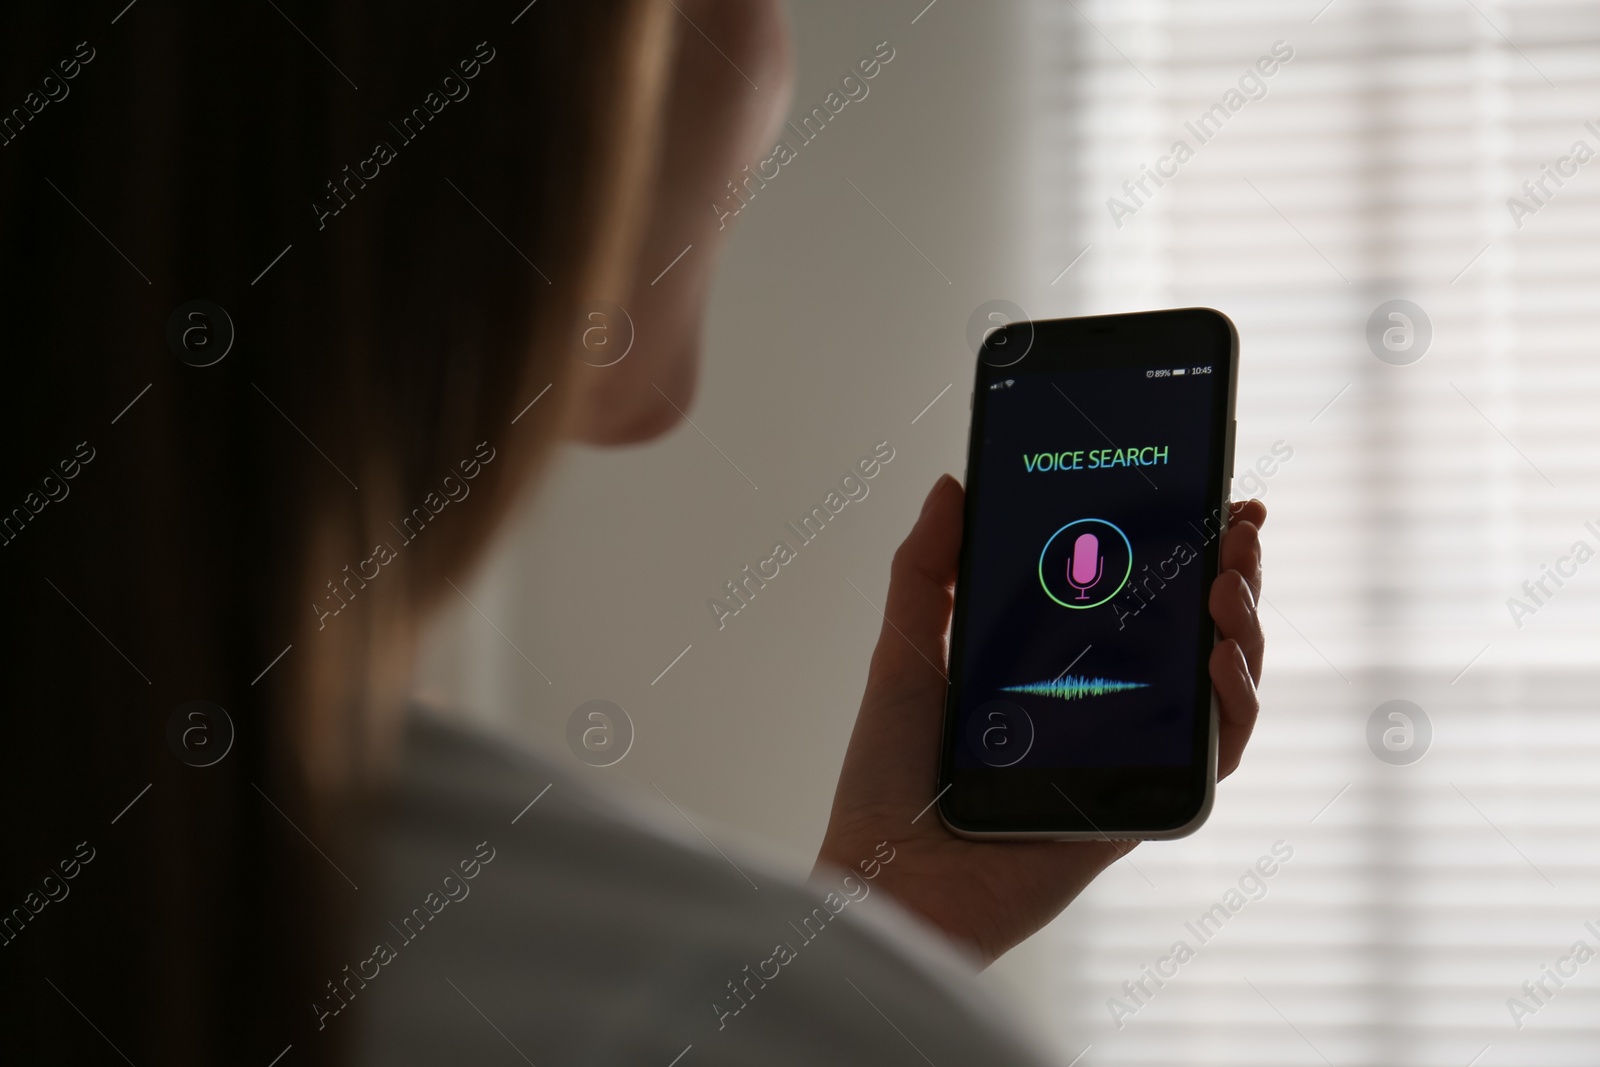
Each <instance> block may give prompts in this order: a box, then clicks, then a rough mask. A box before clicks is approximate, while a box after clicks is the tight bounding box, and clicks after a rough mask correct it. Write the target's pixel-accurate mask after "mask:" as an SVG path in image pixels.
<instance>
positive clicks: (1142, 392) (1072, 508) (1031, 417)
mask: <svg viewBox="0 0 1600 1067" xmlns="http://www.w3.org/2000/svg"><path fill="white" fill-rule="evenodd" d="M1195 314H1197V313H1196V312H1166V313H1149V314H1147V315H1142V316H1111V317H1106V318H1101V319H1091V320H1062V321H1060V322H1057V323H1036V324H1031V325H1032V327H1033V329H1034V335H1033V336H1032V338H1031V342H1032V343H1031V349H1030V351H1029V352H1028V354H1027V355H1026V356H1025V357H1024V358H1022V359H1020V360H1018V361H1017V362H1016V363H1014V364H1010V365H995V364H999V363H1003V361H1001V360H991V361H989V362H988V363H986V364H984V365H982V366H981V368H980V373H979V376H978V391H977V392H976V393H975V394H974V402H973V408H974V423H973V440H972V444H971V449H970V457H969V468H968V490H967V492H968V499H967V516H966V530H965V537H964V543H963V560H962V575H961V582H960V586H959V591H958V597H957V614H956V620H955V626H954V637H955V640H954V642H953V648H952V661H951V693H950V701H949V707H948V713H947V751H946V766H947V768H948V769H949V770H951V771H952V772H954V773H953V779H954V780H955V781H956V784H958V785H960V784H963V783H965V784H966V785H967V786H968V788H967V789H966V790H965V791H964V792H965V794H966V795H965V796H964V797H958V798H956V802H955V803H954V804H951V805H947V806H946V811H947V814H948V813H949V812H950V811H951V810H952V809H955V810H958V811H959V810H961V809H963V808H965V813H966V814H967V815H968V817H969V818H973V817H974V816H975V817H976V818H975V822H976V823H980V824H981V823H984V822H986V821H987V820H988V819H999V820H1001V821H1002V822H1004V821H1006V819H1007V818H1008V817H1009V818H1010V819H1011V821H1013V822H1016V821H1017V820H1018V819H1019V818H1021V820H1022V821H1023V822H1026V823H1028V826H1027V827H1024V826H1021V825H1018V826H1017V828H1018V829H1025V828H1029V827H1032V826H1033V825H1034V824H1035V823H1040V822H1048V823H1050V824H1051V825H1055V826H1066V827H1072V826H1078V825H1079V824H1081V823H1085V822H1092V823H1094V824H1096V825H1100V824H1102V823H1104V822H1109V823H1111V824H1112V825H1114V826H1116V827H1117V828H1118V829H1161V828H1162V827H1158V826H1150V827H1139V826H1135V825H1130V820H1131V822H1134V823H1137V822H1139V821H1141V820H1142V821H1146V822H1148V821H1151V820H1154V821H1156V822H1160V821H1162V820H1163V819H1167V818H1176V817H1178V815H1179V814H1181V810H1180V809H1186V808H1188V807H1193V806H1196V805H1197V802H1198V800H1199V797H1200V793H1201V792H1203V791H1204V774H1205V773H1207V772H1208V770H1209V766H1208V760H1209V744H1210V733H1209V731H1210V691H1211V690H1210V681H1209V677H1208V674H1207V669H1206V665H1207V660H1208V657H1209V655H1210V652H1211V648H1212V643H1213V636H1212V633H1213V632H1212V627H1211V623H1210V618H1209V613H1208V611H1207V609H1206V598H1207V594H1208V593H1209V590H1210V585H1211V581H1212V579H1213V577H1214V576H1215V574H1216V569H1217V568H1216V559H1217V546H1218V541H1219V535H1220V531H1221V530H1222V528H1223V526H1224V525H1225V521H1226V520H1225V513H1224V505H1223V496H1224V493H1225V489H1224V485H1223V479H1224V477H1225V474H1224V471H1223V467H1224V452H1225V449H1226V447H1227V440H1226V438H1227V436H1228V425H1229V421H1230V420H1229V418H1228V414H1229V402H1230V393H1231V389H1230V386H1231V374H1232V349H1233V346H1232V342H1231V336H1232V335H1231V330H1228V331H1227V334H1226V337H1227V343H1225V344H1222V343H1219V341H1220V340H1221V337H1222V335H1219V333H1218V331H1217V330H1216V329H1215V328H1214V326H1213V328H1209V329H1200V330H1189V329H1186V328H1185V327H1184V325H1183V323H1182V322H1181V321H1179V320H1175V319H1171V318H1169V319H1168V321H1166V322H1164V323H1151V322H1150V321H1149V320H1151V319H1160V318H1162V317H1163V316H1168V317H1171V316H1184V315H1189V316H1193V315H1195ZM1206 314H1209V315H1210V316H1212V317H1213V318H1214V319H1220V318H1221V317H1220V316H1217V315H1216V314H1215V313H1206ZM1130 320H1144V321H1143V322H1137V323H1130ZM1221 321H1222V322H1223V323H1226V320H1221ZM1094 324H1099V332H1094V331H1095V330H1096V326H1095V325H1094ZM1107 324H1111V325H1112V326H1113V327H1114V328H1112V329H1106V328H1105V326H1106V325H1107ZM964 772H965V773H964ZM1008 786H1009V788H1008ZM1045 786H1048V787H1049V792H1050V793H1057V794H1060V796H1059V797H1056V798H1054V799H1052V798H1051V797H1050V796H1049V794H1048V793H1042V790H1043V787H1045ZM1041 793H1042V795H1041V796H1037V797H1035V800H1037V801H1039V802H1040V803H1039V804H1032V805H1030V804H1029V802H1028V800H1027V797H1028V796H1029V795H1030V794H1041ZM1163 798H1164V799H1163ZM1063 800H1064V801H1065V803H1063ZM1041 807H1042V809H1044V810H1039V809H1040V808H1041ZM1030 808H1032V809H1033V810H1029V809H1030ZM985 809H987V810H985ZM1075 809H1076V810H1075ZM1135 809H1139V810H1135ZM1157 809H1163V810H1165V809H1170V811H1169V812H1168V813H1167V814H1161V813H1160V812H1159V811H1158V810H1157ZM1052 810H1053V811H1054V812H1055V815H1056V816H1059V817H1058V818H1055V819H1054V820H1053V821H1052V820H1051V818H1050V815H1049V814H1048V813H1049V812H1050V811H1052ZM1095 816H1098V817H1095Z"/></svg>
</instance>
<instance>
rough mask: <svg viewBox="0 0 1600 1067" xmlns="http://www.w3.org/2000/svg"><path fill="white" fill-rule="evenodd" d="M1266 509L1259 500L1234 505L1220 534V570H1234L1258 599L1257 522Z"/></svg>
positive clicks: (1259, 595) (1258, 526) (1258, 539)
mask: <svg viewBox="0 0 1600 1067" xmlns="http://www.w3.org/2000/svg"><path fill="white" fill-rule="evenodd" d="M1266 521H1267V509H1266V507H1265V505H1263V504H1262V503H1261V501H1259V500H1247V501H1245V502H1244V503H1243V504H1239V505H1235V507H1234V511H1233V515H1232V517H1231V518H1230V519H1229V521H1228V532H1227V533H1226V534H1224V535H1223V538H1222V556H1221V563H1222V567H1221V569H1222V570H1225V571H1238V572H1239V573H1240V574H1241V575H1242V576H1243V577H1244V580H1245V581H1246V582H1247V583H1249V585H1250V592H1251V593H1252V594H1253V595H1254V597H1255V598H1256V599H1257V600H1259V599H1261V524H1262V523H1264V522H1266Z"/></svg>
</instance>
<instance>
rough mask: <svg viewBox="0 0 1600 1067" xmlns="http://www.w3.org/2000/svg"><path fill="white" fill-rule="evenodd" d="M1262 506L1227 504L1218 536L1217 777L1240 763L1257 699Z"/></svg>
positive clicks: (1214, 612) (1214, 609) (1214, 606)
mask: <svg viewBox="0 0 1600 1067" xmlns="http://www.w3.org/2000/svg"><path fill="white" fill-rule="evenodd" d="M1266 521H1267V508H1266V505H1265V504H1263V503H1261V501H1259V500H1244V501H1240V502H1239V503H1236V504H1232V505H1230V507H1229V518H1228V532H1227V534H1226V535H1225V536H1224V537H1223V539H1222V554H1221V566H1222V573H1221V574H1219V575H1218V576H1217V580H1216V581H1215V582H1213V583H1211V597H1210V608H1211V618H1212V620H1213V621H1214V622H1215V623H1216V624H1217V630H1218V636H1219V637H1220V638H1221V640H1220V641H1219V642H1218V644H1217V647H1216V648H1214V649H1212V650H1211V663H1210V668H1211V684H1212V685H1213V686H1215V687H1216V690H1217V704H1218V708H1219V712H1220V714H1219V721H1218V724H1217V725H1218V738H1217V776H1218V777H1219V778H1224V777H1227V776H1228V775H1229V774H1232V773H1233V771H1234V769H1235V768H1237V767H1238V766H1239V759H1240V757H1241V756H1242V755H1243V754H1244V748H1245V745H1246V744H1247V743H1248V742H1249V740H1250V734H1251V732H1252V731H1254V730H1255V725H1256V715H1257V712H1258V711H1259V710H1260V703H1259V701H1258V700H1257V699H1256V684H1257V683H1258V682H1259V681H1260V680H1261V659H1262V654H1263V652H1264V651H1265V643H1266V642H1265V638H1264V637H1263V635H1262V633H1261V614H1260V611H1259V605H1260V603H1261V525H1262V523H1264V522H1266Z"/></svg>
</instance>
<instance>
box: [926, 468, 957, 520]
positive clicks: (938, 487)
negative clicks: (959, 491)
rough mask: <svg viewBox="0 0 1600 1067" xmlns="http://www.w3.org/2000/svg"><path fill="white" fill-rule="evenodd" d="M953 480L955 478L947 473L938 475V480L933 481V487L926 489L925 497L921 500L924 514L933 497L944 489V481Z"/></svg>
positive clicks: (931, 503) (930, 505)
mask: <svg viewBox="0 0 1600 1067" xmlns="http://www.w3.org/2000/svg"><path fill="white" fill-rule="evenodd" d="M953 481H955V479H954V478H953V477H951V476H950V475H948V474H941V475H939V480H938V481H936V482H934V483H933V488H932V489H929V490H928V496H927V499H925V500H923V502H922V510H923V513H924V514H926V513H927V510H928V509H929V508H930V507H932V506H933V501H934V498H935V497H937V496H938V495H939V494H940V493H942V492H943V491H944V490H945V488H946V483H948V482H953Z"/></svg>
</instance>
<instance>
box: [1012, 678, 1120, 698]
mask: <svg viewBox="0 0 1600 1067" xmlns="http://www.w3.org/2000/svg"><path fill="white" fill-rule="evenodd" d="M1001 688H1002V689H1004V691H1005V692H1007V693H1027V694H1028V695H1029V696H1036V697H1055V698H1056V699H1058V700H1087V699H1088V698H1089V697H1103V696H1108V695H1110V694H1112V693H1125V692H1127V691H1128V690H1130V689H1148V688H1150V686H1149V685H1148V684H1146V683H1145V682H1119V681H1116V680H1114V679H1111V678H1086V677H1084V676H1082V675H1078V674H1069V675H1066V676H1064V677H1061V678H1053V679H1051V680H1050V681H1048V682H1029V683H1028V684H1026V685H1007V686H1002V687H1001Z"/></svg>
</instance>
